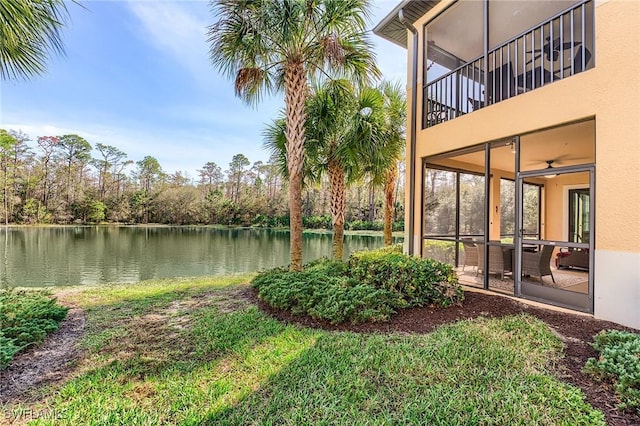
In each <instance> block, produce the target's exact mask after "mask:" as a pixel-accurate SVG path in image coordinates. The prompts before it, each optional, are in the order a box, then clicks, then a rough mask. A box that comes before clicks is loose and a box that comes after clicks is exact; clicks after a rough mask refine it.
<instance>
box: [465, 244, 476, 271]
mask: <svg viewBox="0 0 640 426" xmlns="http://www.w3.org/2000/svg"><path fill="white" fill-rule="evenodd" d="M462 245H463V246H464V264H463V265H462V270H463V271H464V268H465V267H466V266H475V267H476V270H477V268H478V246H477V245H476V243H474V242H473V241H472V240H471V238H463V239H462Z"/></svg>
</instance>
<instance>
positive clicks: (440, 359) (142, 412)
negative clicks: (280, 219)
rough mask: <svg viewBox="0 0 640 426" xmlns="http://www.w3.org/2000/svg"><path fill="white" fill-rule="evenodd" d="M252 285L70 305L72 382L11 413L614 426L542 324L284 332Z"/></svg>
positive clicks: (74, 421)
mask: <svg viewBox="0 0 640 426" xmlns="http://www.w3.org/2000/svg"><path fill="white" fill-rule="evenodd" d="M250 278H251V277H250V276H248V275H244V276H235V277H226V278H215V279H213V278H209V279H203V278H198V279H190V280H186V279H185V280H163V281H150V282H145V283H141V284H138V285H127V286H113V287H106V288H103V289H90V290H86V291H82V292H79V293H76V294H71V295H67V296H66V298H67V300H73V301H74V302H75V303H78V304H79V305H80V306H82V307H84V308H85V309H86V310H87V313H88V325H87V334H86V337H85V338H84V340H83V341H82V345H83V346H84V347H85V348H86V350H87V351H86V357H85V359H84V360H82V361H81V362H80V364H79V366H78V371H77V373H76V375H75V377H74V378H72V379H71V380H70V381H68V382H67V383H66V384H65V385H63V386H61V387H60V386H57V387H52V388H49V389H44V390H41V391H40V392H39V395H40V397H39V398H40V402H38V403H36V404H34V405H32V406H29V407H25V406H22V407H20V406H19V407H12V408H11V409H12V410H13V412H18V411H19V410H20V409H26V408H29V409H31V410H32V412H36V413H37V412H43V413H55V416H50V417H58V419H56V420H52V419H50V418H49V419H40V420H36V421H34V423H37V424H69V425H78V424H118V425H121V424H122V425H124V424H126V425H155V424H184V425H195V424H211V425H214V424H215V425H218V424H291V425H293V424H296V425H297V424H350V425H352V424H380V425H383V424H407V423H409V424H411V423H413V424H432V425H457V424H468V425H517V424H521V425H532V424H540V425H552V424H564V425H579V424H585V425H586V424H589V425H591V424H604V420H603V415H602V414H601V413H600V412H598V411H596V410H595V409H593V408H592V407H591V406H589V405H588V404H587V403H585V402H584V401H583V395H582V393H581V392H580V391H579V390H578V389H576V388H573V387H571V386H569V385H567V384H564V383H561V382H560V381H558V380H557V379H556V378H554V376H553V375H551V374H550V372H549V371H550V370H551V369H552V368H553V366H554V364H555V362H556V361H557V360H558V358H559V357H560V356H561V347H562V346H561V343H560V341H559V340H558V339H557V337H555V336H554V335H553V334H552V333H551V332H550V331H549V330H548V329H547V327H546V326H545V325H544V324H543V323H542V322H540V321H538V320H537V319H535V318H533V317H530V316H526V315H521V316H517V317H509V318H504V319H500V320H495V319H482V318H481V319H476V320H470V321H464V322H459V323H456V324H452V325H448V326H444V327H441V328H439V329H437V330H436V331H435V332H433V333H430V334H427V335H405V334H390V335H385V334H371V335H361V334H354V333H345V332H326V331H319V330H312V329H306V328H301V327H298V326H293V325H285V324H283V323H281V322H279V321H276V320H274V319H272V318H269V317H267V316H265V315H264V314H263V313H261V312H260V311H259V310H258V309H257V308H256V307H255V306H253V305H251V304H250V303H249V302H248V301H246V300H244V299H243V298H242V292H243V289H244V287H242V286H239V285H238V284H241V283H245V282H248V281H249V280H250Z"/></svg>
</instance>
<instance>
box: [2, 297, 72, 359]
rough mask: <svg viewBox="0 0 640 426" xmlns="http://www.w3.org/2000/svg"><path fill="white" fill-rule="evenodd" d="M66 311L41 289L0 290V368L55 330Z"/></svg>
mask: <svg viewBox="0 0 640 426" xmlns="http://www.w3.org/2000/svg"><path fill="white" fill-rule="evenodd" d="M67 311H68V309H67V308H65V307H63V306H60V305H58V304H57V303H56V301H55V299H50V298H49V297H47V295H46V294H45V293H42V292H24V291H22V292H18V291H0V369H2V368H5V367H6V366H7V365H9V362H10V361H11V359H13V356H14V355H15V354H16V353H17V352H19V351H20V350H22V349H24V348H26V347H27V346H29V345H32V344H36V343H40V342H42V341H43V340H44V338H45V336H46V335H47V334H48V333H50V332H52V331H55V330H57V329H58V326H59V324H60V322H61V321H62V320H63V319H64V317H65V316H66V315H67Z"/></svg>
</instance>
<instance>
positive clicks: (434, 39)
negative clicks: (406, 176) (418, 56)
mask: <svg viewBox="0 0 640 426" xmlns="http://www.w3.org/2000/svg"><path fill="white" fill-rule="evenodd" d="M488 1H489V3H488V10H491V6H492V5H493V4H499V5H509V4H516V5H518V4H525V2H503V3H498V2H492V1H491V0H488ZM562 3H564V4H565V5H566V4H567V3H568V4H570V6H569V7H568V8H565V9H563V10H562V11H560V12H558V13H555V14H552V15H551V16H550V17H549V18H547V19H544V20H542V21H538V22H541V23H539V24H537V25H535V26H533V27H530V28H528V29H526V30H525V31H523V32H520V33H519V34H518V35H516V36H514V37H510V38H507V37H508V31H509V29H510V27H511V26H510V25H508V23H509V22H507V24H505V23H502V24H501V25H500V28H499V29H497V28H491V27H489V25H487V21H492V20H491V15H489V16H490V19H488V20H485V22H484V24H478V23H477V22H475V23H473V24H471V23H469V24H468V26H469V27H470V29H465V28H464V25H465V19H468V18H470V17H472V16H475V17H476V18H475V19H477V16H478V9H477V8H478V4H480V5H485V2H468V3H467V2H458V3H456V4H454V6H453V7H451V8H450V9H453V10H452V11H451V12H448V11H447V12H445V14H443V16H442V17H439V18H437V19H436V20H435V22H433V23H430V24H427V26H426V31H425V33H426V34H427V43H426V46H425V49H426V58H427V66H426V67H425V70H426V71H425V77H426V78H425V80H426V81H427V85H426V86H425V87H424V89H423V99H424V108H423V111H424V114H423V117H422V128H428V127H432V126H435V125H437V124H440V123H443V122H445V121H449V120H452V119H454V118H456V117H460V116H462V115H465V114H469V113H471V112H473V111H475V110H478V109H482V108H485V107H487V106H490V105H492V104H495V103H498V102H501V101H504V100H506V99H509V98H512V97H514V96H519V95H521V94H523V93H526V92H529V91H531V90H536V89H538V88H540V87H542V86H545V85H547V84H551V83H553V82H555V81H558V80H562V79H565V78H568V77H571V76H573V75H575V74H578V73H580V72H582V71H585V70H587V69H590V68H592V67H593V66H594V63H595V58H594V31H593V28H594V27H593V22H594V20H593V14H594V12H593V0H586V1H579V2H575V1H574V2H562ZM559 4H561V2H557V3H555V5H556V6H557V5H559ZM467 5H468V6H467ZM517 7H522V6H517ZM529 7H530V8H532V9H531V10H524V11H523V10H501V13H502V14H503V15H505V16H508V17H509V19H511V18H512V17H513V16H518V15H519V14H520V13H519V12H523V13H521V14H522V15H525V16H524V17H523V18H520V20H519V21H518V20H517V19H512V23H513V24H514V25H513V27H514V28H516V29H517V28H518V26H520V28H522V26H523V25H524V24H526V23H527V19H528V20H529V21H530V20H531V19H539V18H536V15H535V13H537V16H538V17H539V16H540V15H542V16H544V14H545V12H548V10H547V11H545V10H539V9H533V8H535V3H533V2H531V5H529ZM464 8H467V9H468V10H465V9H464ZM472 8H476V10H472ZM502 8H503V9H504V8H505V6H502ZM524 12H526V13H524ZM533 12H535V13H533ZM496 13H497V12H496ZM480 16H482V15H480ZM547 16H549V15H548V14H547ZM494 21H498V19H494ZM507 21H508V20H507ZM456 25H457V26H458V28H459V30H460V31H461V33H463V35H462V36H461V37H460V40H455V39H453V38H452V36H451V34H452V33H453V32H454V31H455V29H456ZM474 25H475V27H476V29H477V31H476V32H475V37H473V34H474V30H473V28H474ZM480 27H481V28H480ZM479 32H482V37H479V34H478V33H479ZM464 34H467V36H468V37H470V39H469V41H468V43H465V41H464ZM469 34H472V36H469ZM505 34H507V35H505ZM471 37H472V38H471ZM478 38H480V41H478ZM483 39H484V40H485V41H486V40H491V39H498V40H500V39H506V40H505V41H504V42H499V43H496V45H495V46H494V47H491V48H488V46H490V44H489V43H486V42H485V43H483V42H482V40H483ZM479 44H480V45H482V46H479ZM474 51H476V52H477V51H482V53H481V54H480V55H476V56H475V57H473V58H472V59H471V60H464V59H463V58H464V57H465V56H467V57H469V54H470V53H471V54H472V53H473V52H474Z"/></svg>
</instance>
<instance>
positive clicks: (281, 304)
mask: <svg viewBox="0 0 640 426" xmlns="http://www.w3.org/2000/svg"><path fill="white" fill-rule="evenodd" d="M345 272H346V265H345V264H344V263H343V262H337V261H330V260H326V259H324V260H320V261H316V262H314V263H313V264H312V265H307V267H306V269H305V271H304V272H290V271H289V270H287V269H285V268H276V269H271V270H269V271H266V272H263V273H260V274H258V276H257V277H255V278H254V280H253V281H252V284H253V286H254V287H255V288H256V289H257V290H258V296H259V297H260V299H262V300H264V301H265V302H267V303H268V304H269V305H270V306H273V307H274V308H278V309H283V310H287V311H291V312H292V313H294V314H307V315H309V316H311V317H312V318H316V319H324V320H327V321H329V322H331V323H332V324H337V323H341V322H344V321H351V322H354V323H357V322H363V321H383V320H387V319H389V317H390V315H391V314H393V313H394V312H395V311H394V307H400V306H401V305H402V302H401V301H400V300H396V299H397V298H395V295H394V294H393V293H392V292H390V291H386V290H380V289H376V288H374V287H371V286H367V285H362V284H360V283H358V282H357V281H355V280H353V279H351V278H349V277H348V276H346V275H345Z"/></svg>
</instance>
